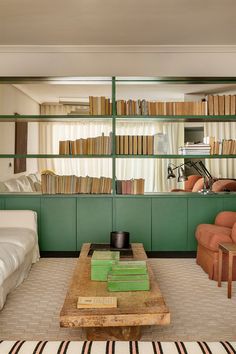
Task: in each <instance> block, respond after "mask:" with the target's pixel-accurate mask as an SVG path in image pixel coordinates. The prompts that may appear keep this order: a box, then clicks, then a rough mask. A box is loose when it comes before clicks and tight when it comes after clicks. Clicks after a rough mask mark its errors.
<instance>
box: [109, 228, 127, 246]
mask: <svg viewBox="0 0 236 354" xmlns="http://www.w3.org/2000/svg"><path fill="white" fill-rule="evenodd" d="M110 245H111V247H112V248H129V232H127V231H112V232H111V239H110Z"/></svg>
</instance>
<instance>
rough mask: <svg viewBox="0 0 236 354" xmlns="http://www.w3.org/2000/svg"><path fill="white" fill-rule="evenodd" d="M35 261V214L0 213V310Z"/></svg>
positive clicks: (7, 211)
mask: <svg viewBox="0 0 236 354" xmlns="http://www.w3.org/2000/svg"><path fill="white" fill-rule="evenodd" d="M38 259H39V247H38V233H37V214H36V212H34V211H31V210H0V309H2V307H3V305H4V303H5V301H6V297H7V294H8V293H9V292H10V291H12V290H13V289H15V288H16V287H17V286H18V285H19V284H20V283H21V282H22V281H23V280H24V279H25V278H26V277H27V275H28V273H29V270H30V267H31V264H32V263H35V262H36V261H37V260H38Z"/></svg>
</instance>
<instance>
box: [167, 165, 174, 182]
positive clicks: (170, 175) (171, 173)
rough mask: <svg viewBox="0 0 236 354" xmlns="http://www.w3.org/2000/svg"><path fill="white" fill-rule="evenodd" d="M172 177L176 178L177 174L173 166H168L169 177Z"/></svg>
mask: <svg viewBox="0 0 236 354" xmlns="http://www.w3.org/2000/svg"><path fill="white" fill-rule="evenodd" d="M170 178H175V174H174V172H173V169H172V167H171V166H168V168H167V179H170Z"/></svg>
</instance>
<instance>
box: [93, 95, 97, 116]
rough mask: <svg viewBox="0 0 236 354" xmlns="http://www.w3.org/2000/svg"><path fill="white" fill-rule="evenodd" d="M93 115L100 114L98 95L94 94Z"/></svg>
mask: <svg viewBox="0 0 236 354" xmlns="http://www.w3.org/2000/svg"><path fill="white" fill-rule="evenodd" d="M93 115H94V116H97V115H98V97H94V96H93Z"/></svg>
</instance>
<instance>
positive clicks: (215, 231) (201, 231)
mask: <svg viewBox="0 0 236 354" xmlns="http://www.w3.org/2000/svg"><path fill="white" fill-rule="evenodd" d="M231 232H232V229H231V228H229V227H223V226H218V225H210V224H200V225H198V227H197V229H196V238H197V240H198V243H199V244H200V245H202V246H204V247H206V248H207V249H209V250H211V251H214V252H217V251H218V249H219V243H222V242H228V243H232V242H233V240H232V238H231Z"/></svg>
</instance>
